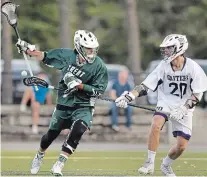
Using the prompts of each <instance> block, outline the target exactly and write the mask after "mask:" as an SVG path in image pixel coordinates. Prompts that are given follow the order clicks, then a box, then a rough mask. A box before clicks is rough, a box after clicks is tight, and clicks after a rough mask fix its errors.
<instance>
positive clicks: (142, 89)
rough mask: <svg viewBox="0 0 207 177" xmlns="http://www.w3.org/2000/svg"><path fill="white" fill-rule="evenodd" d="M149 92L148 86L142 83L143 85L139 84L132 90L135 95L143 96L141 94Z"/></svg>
mask: <svg viewBox="0 0 207 177" xmlns="http://www.w3.org/2000/svg"><path fill="white" fill-rule="evenodd" d="M147 92H148V88H147V87H146V86H145V85H143V84H141V85H137V86H136V87H135V88H134V89H133V90H132V91H131V93H132V94H133V95H134V96H135V97H141V96H145V95H147Z"/></svg>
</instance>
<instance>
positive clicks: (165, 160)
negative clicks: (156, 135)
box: [162, 156, 174, 166]
mask: <svg viewBox="0 0 207 177" xmlns="http://www.w3.org/2000/svg"><path fill="white" fill-rule="evenodd" d="M173 161H174V160H173V159H171V158H170V157H169V156H166V157H165V158H164V159H163V162H162V163H163V164H164V165H166V166H168V165H172V163H173Z"/></svg>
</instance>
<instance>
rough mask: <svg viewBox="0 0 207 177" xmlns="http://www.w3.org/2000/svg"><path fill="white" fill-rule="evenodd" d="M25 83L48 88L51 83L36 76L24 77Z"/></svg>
mask: <svg viewBox="0 0 207 177" xmlns="http://www.w3.org/2000/svg"><path fill="white" fill-rule="evenodd" d="M23 83H24V85H26V86H39V87H43V88H48V86H49V84H48V83H47V82H46V81H45V80H43V79H40V78H38V77H35V76H32V77H27V78H24V79H23Z"/></svg>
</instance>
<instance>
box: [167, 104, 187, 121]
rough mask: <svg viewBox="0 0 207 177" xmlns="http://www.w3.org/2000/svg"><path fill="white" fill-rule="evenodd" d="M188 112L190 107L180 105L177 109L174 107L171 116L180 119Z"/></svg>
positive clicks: (176, 119) (173, 118)
mask: <svg viewBox="0 0 207 177" xmlns="http://www.w3.org/2000/svg"><path fill="white" fill-rule="evenodd" d="M187 113H188V108H187V107H186V106H184V105H182V106H180V107H179V108H177V109H173V110H172V112H171V113H170V116H169V118H170V119H171V120H175V121H180V120H181V119H183V117H184V116H185V115H186V114H187Z"/></svg>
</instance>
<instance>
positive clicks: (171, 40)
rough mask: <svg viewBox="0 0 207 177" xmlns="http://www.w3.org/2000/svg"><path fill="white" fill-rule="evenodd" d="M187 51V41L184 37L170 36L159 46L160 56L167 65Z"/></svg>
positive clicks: (178, 35) (179, 35)
mask: <svg viewBox="0 0 207 177" xmlns="http://www.w3.org/2000/svg"><path fill="white" fill-rule="evenodd" d="M187 49H188V40H187V38H186V36H185V35H181V34H170V35H168V36H166V37H165V39H164V40H163V41H162V43H161V44H160V51H161V55H162V56H163V60H164V61H166V62H167V63H170V62H171V61H173V60H174V59H175V58H176V57H178V56H180V55H182V54H184V53H185V51H186V50H187Z"/></svg>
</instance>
